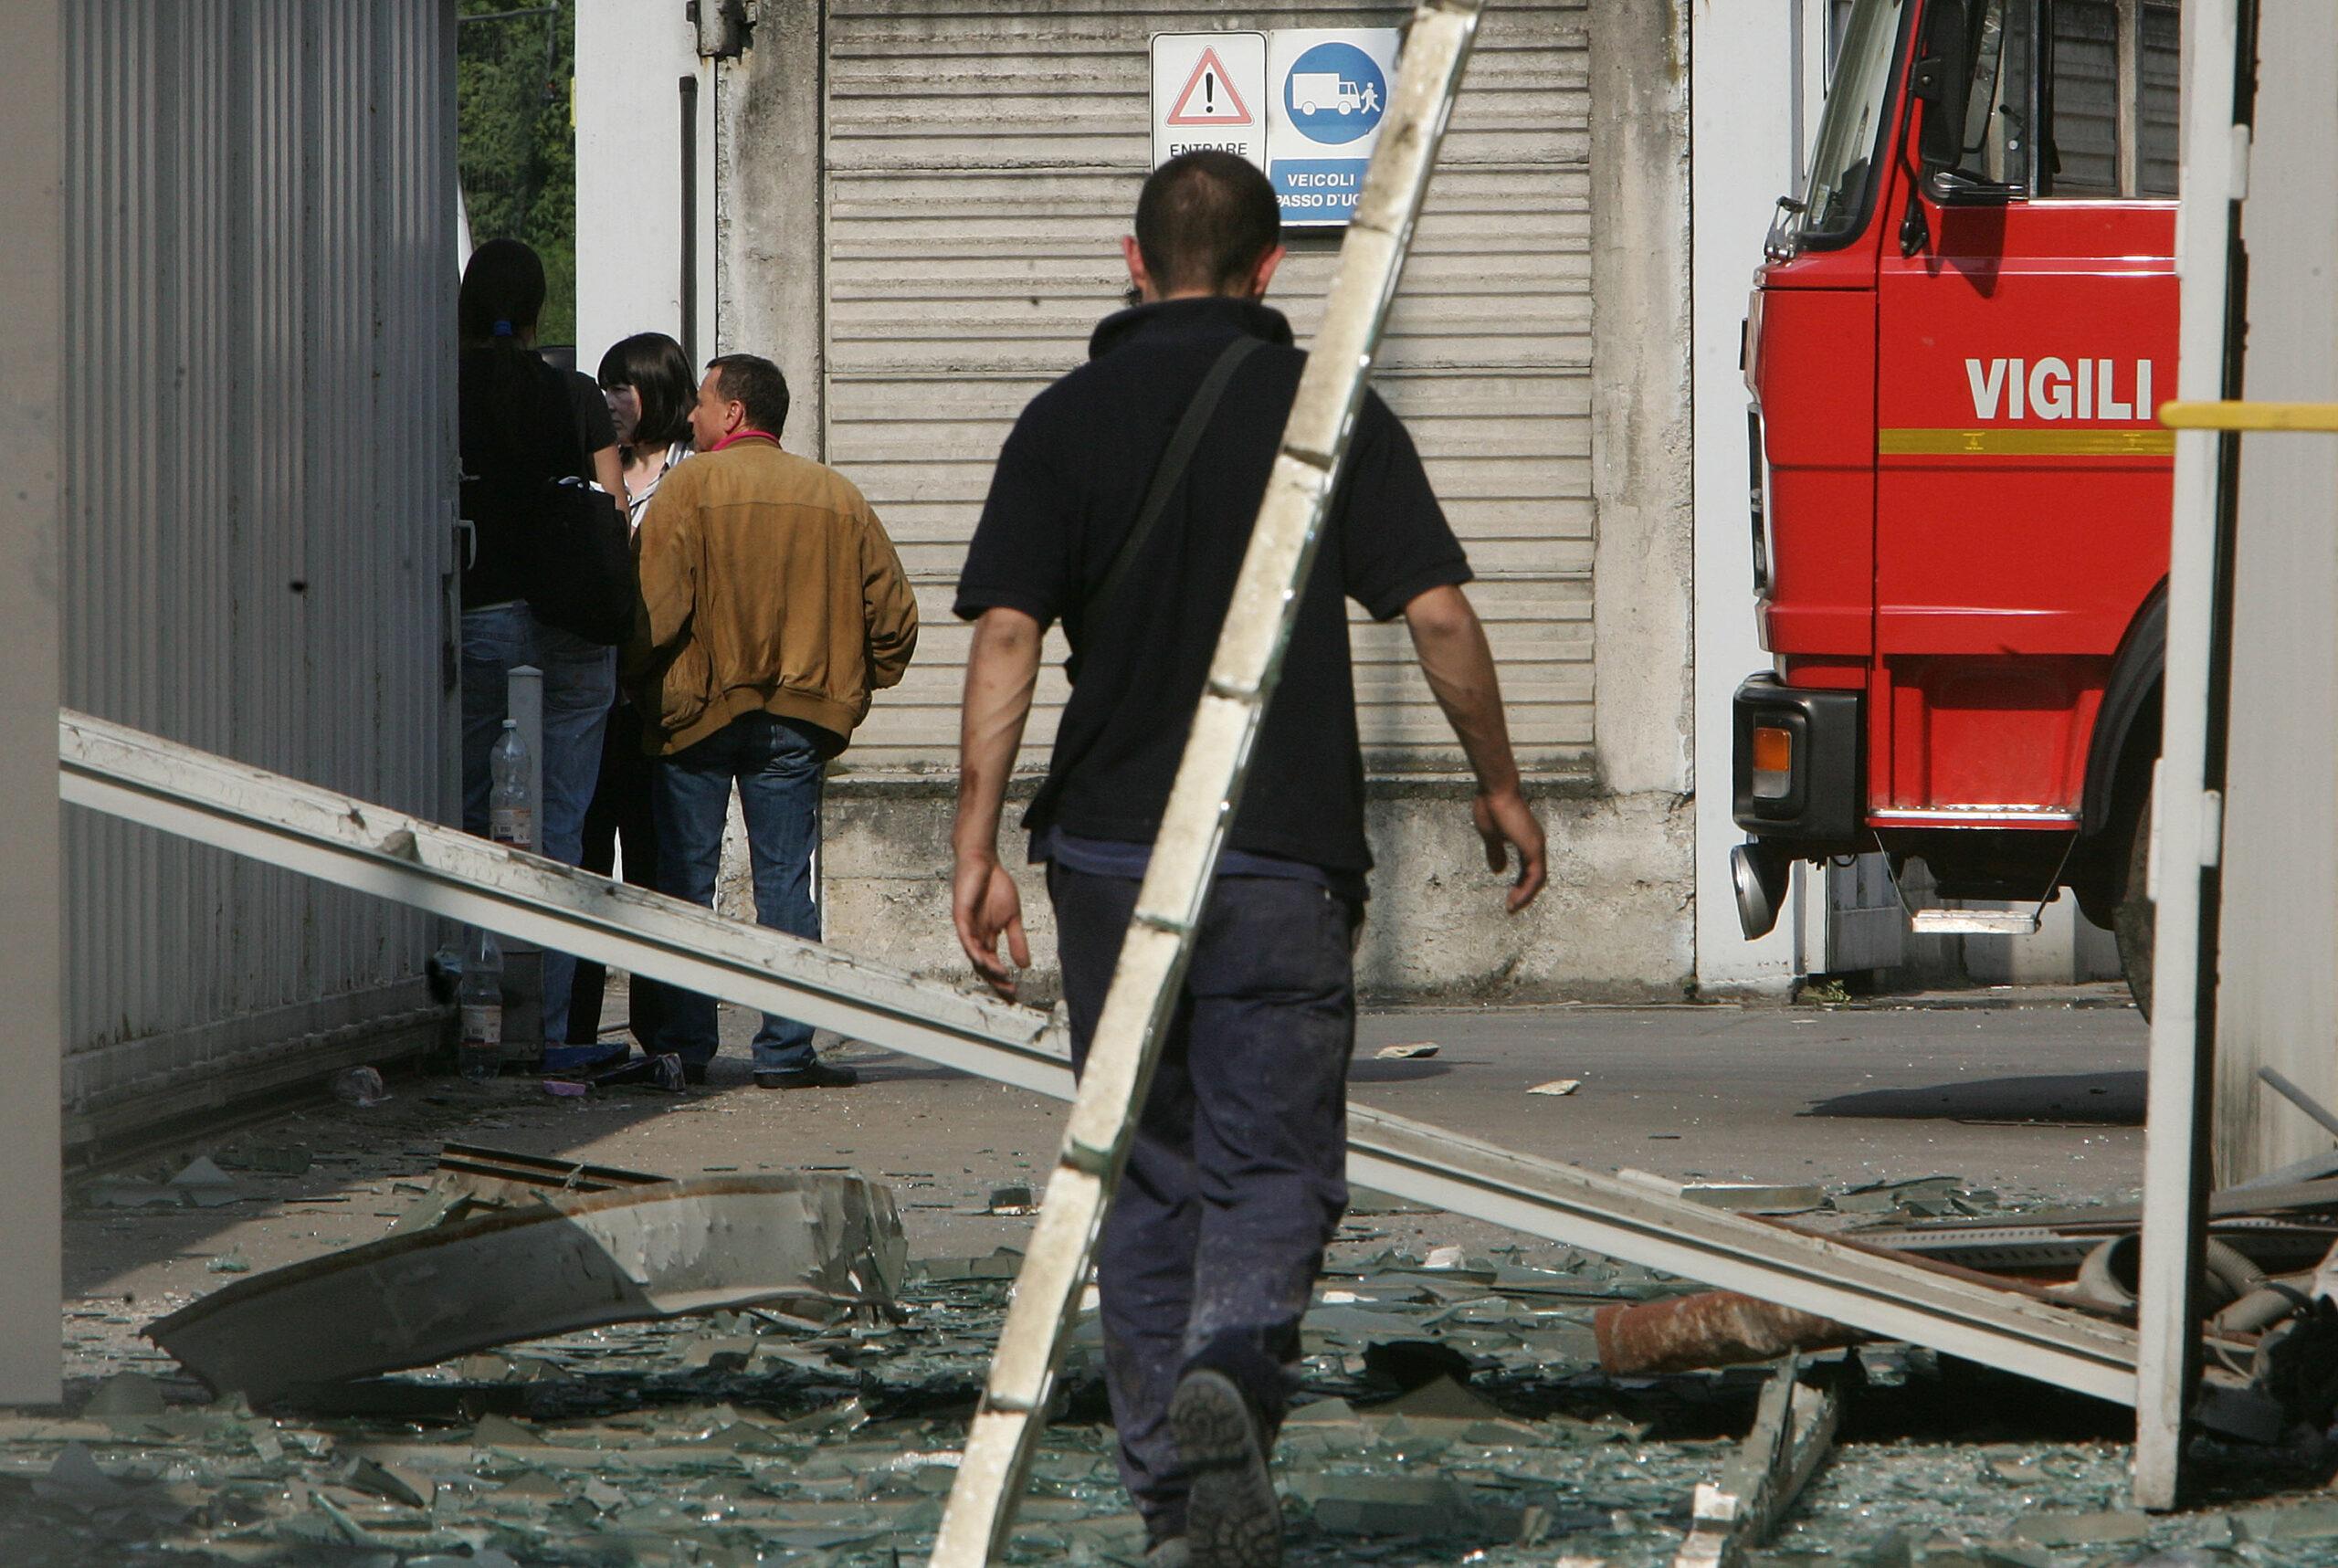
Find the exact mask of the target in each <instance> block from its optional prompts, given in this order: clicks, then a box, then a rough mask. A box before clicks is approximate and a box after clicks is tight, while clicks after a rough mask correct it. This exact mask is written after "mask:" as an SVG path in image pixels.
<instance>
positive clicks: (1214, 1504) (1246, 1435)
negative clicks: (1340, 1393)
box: [1169, 1366, 1282, 1568]
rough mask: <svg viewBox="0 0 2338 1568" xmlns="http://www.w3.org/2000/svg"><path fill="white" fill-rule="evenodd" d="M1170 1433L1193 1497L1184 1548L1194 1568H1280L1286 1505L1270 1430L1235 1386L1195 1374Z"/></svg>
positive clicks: (1173, 1409)
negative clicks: (1272, 1466)
mask: <svg viewBox="0 0 2338 1568" xmlns="http://www.w3.org/2000/svg"><path fill="white" fill-rule="evenodd" d="M1169 1428H1170V1430H1171V1431H1173V1432H1174V1433H1175V1434H1176V1436H1177V1458H1179V1460H1180V1461H1182V1462H1183V1463H1184V1465H1185V1477H1186V1480H1187V1482H1188V1483H1189V1484H1190V1486H1191V1487H1192V1490H1191V1491H1190V1492H1188V1493H1187V1494H1186V1498H1185V1541H1186V1543H1187V1545H1188V1547H1189V1548H1190V1550H1191V1552H1192V1556H1191V1558H1190V1561H1191V1563H1192V1564H1193V1568H1276V1565H1277V1564H1279V1563H1281V1562H1282V1503H1281V1501H1280V1500H1279V1499H1277V1498H1276V1496H1275V1483H1274V1478H1273V1477H1272V1476H1270V1475H1269V1474H1268V1473H1267V1446H1266V1435H1265V1429H1264V1427H1263V1426H1262V1425H1261V1423H1260V1422H1259V1414H1258V1412H1257V1411H1256V1410H1255V1409H1253V1408H1252V1407H1251V1405H1250V1402H1249V1401H1248V1399H1246V1398H1244V1397H1243V1394H1242V1390H1241V1389H1240V1388H1239V1387H1238V1386H1237V1385H1236V1384H1235V1382H1234V1380H1233V1379H1232V1378H1230V1377H1228V1376H1227V1375H1226V1374H1225V1373H1222V1372H1217V1371H1214V1370H1212V1369H1211V1368H1209V1367H1206V1366H1204V1367H1195V1369H1194V1370H1193V1371H1191V1372H1189V1373H1185V1376H1184V1377H1182V1378H1180V1379H1179V1380H1178V1382H1177V1392H1176V1394H1174V1395H1173V1396H1172V1397H1171V1399H1170V1401H1169Z"/></svg>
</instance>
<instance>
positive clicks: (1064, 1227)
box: [931, 0, 1478, 1568]
mask: <svg viewBox="0 0 2338 1568" xmlns="http://www.w3.org/2000/svg"><path fill="white" fill-rule="evenodd" d="M1477 26H1478V4H1477V0H1427V3H1426V4H1423V5H1420V6H1419V7H1418V8H1417V9H1416V10H1415V12H1414V13H1413V21H1412V27H1411V30H1410V32H1409V34H1408V36H1407V37H1406V44H1405V53H1404V58H1403V59H1402V60H1401V61H1399V63H1398V70H1397V76H1396V85H1395V91H1394V92H1393V93H1392V94H1391V95H1390V98H1389V105H1388V116H1387V120H1386V121H1385V123H1384V124H1383V125H1382V127H1381V131H1380V142H1379V145H1378V147H1377V148H1376V149H1375V150H1374V153H1373V156H1372V165H1371V168H1370V170H1369V171H1368V172H1367V173H1366V174H1365V176H1364V190H1363V192H1362V193H1361V194H1360V195H1359V196H1358V198H1357V201H1356V205H1355V213H1354V216H1353V217H1352V218H1351V219H1350V220H1349V224H1348V231H1347V236H1346V238H1345V240H1344V241H1343V244H1342V245H1341V247H1340V264H1339V269H1338V271H1337V272H1336V273H1335V274H1334V275H1333V277H1332V290H1331V296H1330V299H1329V300H1328V301H1327V303H1326V306H1325V310H1324V315H1323V325H1322V330H1321V331H1319V332H1318V333H1317V334H1316V340H1315V346H1314V351H1313V352H1312V353H1310V354H1309V356H1308V359H1307V369H1306V372H1305V374H1302V375H1301V378H1300V383H1299V391H1298V394H1297V395H1296V397H1295V398H1294V400H1293V401H1292V404H1291V408H1290V422H1289V423H1288V424H1287V425H1286V426H1284V427H1283V438H1282V447H1281V450H1280V452H1279V453H1278V454H1277V456H1276V458H1275V465H1274V470H1273V472H1272V474H1271V475H1270V477H1269V479H1268V481H1267V491H1266V497H1265V500H1263V501H1262V502H1261V503H1260V506H1259V518H1258V522H1257V525H1256V526H1255V528H1254V529H1253V530H1252V531H1251V535H1250V544H1249V549H1248V552H1247V553H1246V554H1245V555H1244V556H1243V559H1242V572H1241V575H1240V576H1239V577H1238V578H1237V580H1236V583H1235V586H1234V597H1233V601H1232V603H1231V604H1230V605H1228V606H1227V612H1226V622H1225V625H1224V626H1223V627H1222V628H1221V629H1220V630H1219V633H1218V639H1217V651H1216V656H1215V657H1214V658H1213V659H1212V661H1211V665H1210V672H1209V681H1208V684H1207V686H1206V688H1205V689H1204V691H1203V695H1202V700H1201V705H1200V707H1199V708H1198V709H1197V710H1196V711H1195V715H1194V725H1193V730H1192V731H1191V733H1190V734H1189V736H1188V737H1187V740H1186V742H1185V755H1184V757H1183V758H1182V759H1181V760H1180V762H1179V764H1178V768H1177V777H1176V782H1175V784H1174V786H1173V787H1172V789H1171V791H1170V795H1169V804H1168V806H1167V808H1166V809H1165V810H1164V813H1163V816H1162V819H1161V830H1160V835H1159V837H1157V838H1155V840H1154V841H1153V861H1152V865H1151V868H1149V869H1148V870H1147V871H1146V873H1145V878H1144V883H1143V889H1142V890H1141V891H1140V892H1139V894H1138V896H1137V905H1136V912H1135V914H1134V915H1133V916H1132V917H1131V919H1130V921H1129V928H1128V935H1127V936H1126V938H1125V939H1124V940H1123V942H1122V947H1121V956H1120V962H1119V963H1118V965H1117V966H1116V967H1115V968H1114V970H1113V972H1112V984H1111V989H1110V991H1108V992H1107V993H1106V994H1105V999H1104V1009H1103V1013H1102V1015H1101V1017H1100V1018H1099V1019H1098V1020H1097V1025H1096V1037H1095V1040H1094V1042H1093V1044H1092V1045H1091V1047H1090V1051H1089V1056H1088V1063H1087V1069H1086V1071H1085V1072H1084V1073H1083V1074H1082V1075H1081V1078H1080V1081H1079V1092H1078V1094H1077V1095H1076V1096H1075V1097H1074V1099H1073V1100H1072V1107H1071V1116H1070V1120H1069V1124H1068V1126H1067V1128H1066V1131H1065V1133H1064V1142H1063V1152H1062V1154H1061V1155H1060V1156H1059V1157H1058V1161H1057V1164H1056V1170H1055V1174H1054V1177H1053V1179H1052V1180H1050V1181H1049V1182H1048V1189H1047V1197H1046V1199H1045V1201H1044V1202H1043V1203H1042V1204H1041V1205H1040V1207H1039V1218H1038V1224H1037V1226H1036V1228H1035V1229H1034V1231H1033V1233H1032V1237H1031V1244H1030V1250H1029V1252H1028V1254H1027V1257H1026V1258H1025V1261H1024V1264H1023V1270H1022V1274H1021V1277H1020V1278H1019V1279H1016V1285H1015V1296H1014V1301H1013V1304H1012V1305H1011V1306H1010V1307H1009V1308H1008V1310H1007V1316H1006V1328H1005V1329H1004V1330H1003V1331H1001V1333H1000V1335H999V1342H998V1350H997V1352H996V1354H995V1357H994V1358H993V1360H992V1362H991V1370H990V1378H989V1382H988V1384H986V1385H985V1389H984V1391H983V1399H982V1404H981V1405H980V1407H979V1408H977V1409H976V1411H975V1412H974V1426H973V1428H972V1430H971V1431H970V1432H969V1433H968V1434H967V1439H966V1449H965V1457H964V1459H963V1460H962V1461H961V1462H960V1464H959V1467H958V1479H957V1482H956V1484H955V1485H954V1486H953V1488H952V1489H951V1492H950V1502H949V1506H948V1508H947V1509H946V1510H945V1511H944V1512H943V1519H942V1528H941V1531H940V1533H939V1535H938V1536H937V1537H936V1539H935V1542H934V1548H933V1556H932V1560H931V1561H932V1564H933V1568H977V1565H978V1564H983V1563H989V1562H990V1561H991V1560H992V1558H993V1556H994V1555H995V1554H996V1553H998V1552H1001V1551H1002V1550H1003V1549H1004V1548H1005V1546H1006V1539H1007V1536H1008V1533H1009V1532H1010V1531H1012V1529H1013V1528H1014V1522H1015V1505H1016V1501H1017V1500H1019V1499H1020V1497H1021V1495H1022V1493H1023V1490H1024V1487H1025V1483H1026V1478H1027V1471H1028V1468H1029V1466H1030V1461H1031V1455H1032V1451H1033V1449H1034V1448H1035V1447H1037V1442H1038V1436H1039V1433H1040V1430H1041V1427H1042V1426H1043V1425H1044V1420H1043V1417H1044V1413H1045V1411H1046V1409H1047V1405H1048V1394H1049V1393H1050V1392H1051V1391H1052V1389H1053V1388H1054V1385H1055V1376H1056V1369H1057V1366H1058V1363H1059V1362H1060V1360H1061V1358H1062V1352H1063V1346H1064V1342H1065V1340H1066V1338H1067V1337H1068V1334H1067V1331H1068V1330H1069V1327H1070V1325H1071V1321H1072V1319H1073V1318H1074V1316H1075V1315H1076V1313H1077V1311H1078V1309H1079V1299H1080V1296H1081V1293H1082V1291H1083V1289H1084V1288H1085V1287H1086V1285H1087V1282H1088V1270H1089V1264H1090V1258H1092V1256H1093V1254H1094V1251H1095V1246H1096V1237H1097V1232H1098V1230H1099V1229H1100V1228H1101V1225H1102V1223H1103V1217H1104V1211H1105V1210H1106V1208H1107V1207H1108V1206H1109V1205H1111V1199H1112V1194H1113V1191H1114V1189H1115V1188H1116V1187H1117V1186H1118V1184H1119V1182H1120V1176H1121V1172H1122V1167H1123V1166H1124V1165H1125V1164H1126V1163H1127V1159H1128V1148H1129V1141H1130V1136H1131V1133H1132V1130H1133V1128H1134V1124H1135V1120H1136V1112H1137V1110H1138V1109H1139V1108H1140V1107H1141V1106H1142V1105H1143V1102H1144V1096H1145V1092H1146V1090H1147V1089H1149V1088H1150V1086H1151V1084H1152V1081H1153V1066H1154V1063H1155V1061H1156V1060H1157V1059H1158V1058H1159V1055H1160V1049H1159V1047H1160V1039H1161V1033H1162V1029H1163V1027H1164V1026H1165V1025H1166V1023H1167V1022H1168V1019H1169V1017H1170V1016H1171V1015H1172V1013H1173V1012H1174V1009H1175V1006H1176V1001H1177V994H1178V990H1179V988H1180V986H1181V985H1182V984H1183V982H1184V979H1185V964H1186V961H1187V960H1188V958H1190V956H1191V955H1192V952H1193V942H1194V932H1195V927H1196V926H1197V925H1198V923H1199V921H1200V920H1201V914H1202V906H1203V902H1204V900H1206V898H1207V896H1208V893H1209V888H1210V881H1211V879H1212V876H1213V874H1214V872H1215V870H1216V864H1217V852H1218V847H1219V846H1220V844H1221V843H1222V842H1223V840H1224V838H1225V835H1226V828H1227V824H1228V823H1229V822H1231V821H1232V819H1233V816H1234V812H1235V809H1236V807H1237V805H1239V804H1240V802H1241V798H1242V786H1243V783H1244V780H1245V778H1246V777H1247V775H1248V771H1249V760H1250V747H1251V744H1252V742H1254V741H1256V739H1257V738H1258V733H1259V722H1260V721H1261V719H1262V718H1263V717H1264V716H1265V713H1266V710H1267V702H1268V700H1269V698H1270V697H1272V695H1273V694H1274V688H1275V680H1276V678H1277V676H1278V675H1279V673H1280V668H1281V664H1282V654H1283V648H1284V646H1285V644H1286V643H1287V641H1288V640H1289V637H1290V626H1291V622H1292V620H1293V618H1294V617H1295V616H1296V615H1297V612H1298V607H1299V601H1300V597H1301V592H1302V591H1303V590H1304V588H1305V587H1306V584H1307V574H1308V572H1309V569H1310V568H1311V566H1312V565H1313V564H1314V560H1315V543H1316V539H1317V531H1318V528H1319V526H1320V525H1321V523H1322V516H1323V509H1324V506H1325V504H1326V502H1327V501H1328V500H1329V499H1330V496H1331V492H1332V483H1333V481H1334V480H1335V479H1337V478H1338V476H1339V469H1340V460H1341V458H1342V457H1343V455H1344V453H1345V452H1346V449H1347V443H1348V437H1349V435H1350V432H1351V431H1352V430H1353V427H1354V424H1355V411H1356V407H1357V405H1358V404H1359V403H1360V402H1361V401H1362V399H1363V396H1364V377H1365V374H1366V373H1367V372H1368V371H1369V370H1370V369H1371V365H1372V358H1373V354H1374V351H1375V350H1376V349H1377V347H1378V346H1379V342H1380V332H1381V328H1382V325H1383V324H1384V323H1385V321H1386V320H1387V315H1388V305H1389V301H1390V300H1392V299H1393V298H1394V297H1395V291H1396V280H1397V278H1398V277H1399V275H1400V274H1401V273H1402V272H1403V270H1404V264H1405V252H1406V248H1407V247H1409V245H1410V244H1411V242H1412V236H1413V225H1414V222H1415V220H1416V219H1417V218H1418V216H1419V215H1420V207H1421V200H1422V197H1423V196H1424V195H1425V194H1426V193H1427V188H1428V176H1429V172H1430V169H1431V168H1432V166H1433V165H1434V163H1435V162H1436V156H1437V146H1438V140H1439V139H1440V138H1441V137H1442V136H1443V135H1444V133H1445V122H1446V119H1447V117H1448V115H1449V114H1450V113H1451V112H1452V109H1453V99H1454V94H1455V93H1456V91H1457V90H1458V89H1459V86H1460V80H1461V68H1462V65H1463V63H1464V62H1465V61H1466V60H1467V59H1468V58H1469V45H1470V42H1471V40H1472V39H1473V38H1474V37H1475V36H1476V33H1477Z"/></svg>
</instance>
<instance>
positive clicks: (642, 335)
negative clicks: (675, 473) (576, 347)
mask: <svg viewBox="0 0 2338 1568" xmlns="http://www.w3.org/2000/svg"><path fill="white" fill-rule="evenodd" d="M600 380H601V390H602V391H604V392H615V391H616V389H617V388H618V387H620V386H630V387H632V388H633V389H634V391H635V393H636V394H637V395H639V397H640V398H641V423H640V424H639V425H637V426H634V431H633V446H634V447H636V448H637V449H640V450H644V451H657V450H661V449H663V448H665V447H670V446H672V445H673V444H674V443H675V442H677V441H687V440H689V439H690V405H691V404H692V403H693V402H695V401H696V400H697V395H698V385H697V383H696V381H695V379H694V378H693V377H692V376H691V375H690V356H689V355H688V354H685V353H682V345H681V344H679V343H678V342H675V341H674V340H673V339H671V338H669V337H668V336H667V335H666V334H665V333H663V332H636V333H634V334H633V336H631V337H629V338H627V339H625V340H624V341H622V342H618V343H616V344H615V345H614V346H612V347H611V348H610V350H609V352H608V353H605V354H603V355H602V356H601V376H600Z"/></svg>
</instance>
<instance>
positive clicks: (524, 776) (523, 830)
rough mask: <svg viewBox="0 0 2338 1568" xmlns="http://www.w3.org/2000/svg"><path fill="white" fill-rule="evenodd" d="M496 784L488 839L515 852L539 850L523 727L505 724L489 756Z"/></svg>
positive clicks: (489, 799)
mask: <svg viewBox="0 0 2338 1568" xmlns="http://www.w3.org/2000/svg"><path fill="white" fill-rule="evenodd" d="M487 769H488V774H489V776H490V779H491V780H492V781H493V782H492V784H490V788H489V790H488V793H487V836H488V837H490V838H492V839H494V840H495V841H496V842H497V843H498V844H501V845H504V846H506V847H510V848H513V849H527V850H533V849H534V848H535V847H536V801H535V796H534V795H532V793H531V792H530V790H529V788H528V784H529V778H528V742H525V741H522V740H521V739H520V726H519V724H518V723H517V722H516V721H512V720H510V719H506V720H505V721H503V735H502V738H501V739H500V740H498V741H497V742H495V750H493V751H492V752H489V753H488V756H487Z"/></svg>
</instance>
